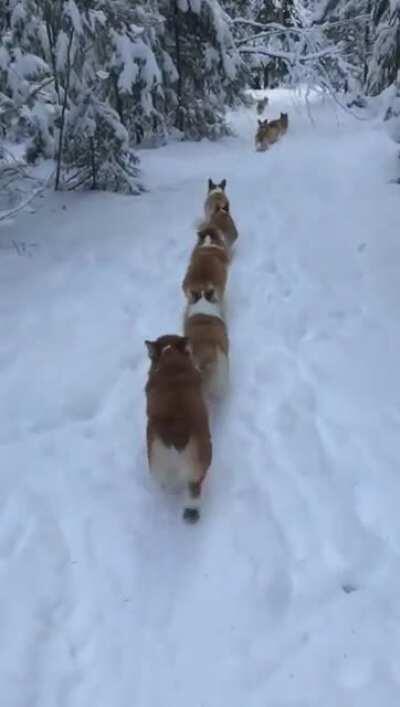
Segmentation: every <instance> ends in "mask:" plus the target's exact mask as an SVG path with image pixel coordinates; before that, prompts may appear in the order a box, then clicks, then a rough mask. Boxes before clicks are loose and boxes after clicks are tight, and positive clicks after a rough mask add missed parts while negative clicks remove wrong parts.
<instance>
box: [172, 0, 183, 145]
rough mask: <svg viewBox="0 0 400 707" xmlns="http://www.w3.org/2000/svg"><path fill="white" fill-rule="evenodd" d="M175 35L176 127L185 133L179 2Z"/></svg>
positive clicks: (176, 12) (175, 20) (176, 7)
mask: <svg viewBox="0 0 400 707" xmlns="http://www.w3.org/2000/svg"><path fill="white" fill-rule="evenodd" d="M174 34H175V59H176V70H177V72H178V85H177V97H178V108H177V111H176V127H177V128H178V130H181V131H183V128H184V115H183V104H182V61H181V33H180V22H179V8H178V3H177V0H175V2H174Z"/></svg>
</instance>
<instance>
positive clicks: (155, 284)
mask: <svg viewBox="0 0 400 707" xmlns="http://www.w3.org/2000/svg"><path fill="white" fill-rule="evenodd" d="M285 106H287V107H288V112H289V119H290V127H289V132H288V135H287V136H286V138H285V139H284V140H282V142H281V143H279V144H277V145H276V146H275V147H274V148H273V149H271V150H270V151H269V152H267V153H265V154H257V153H255V152H254V148H253V136H254V130H255V125H256V115H255V111H244V112H242V113H240V114H239V115H236V116H234V122H235V126H236V130H237V132H238V135H237V137H236V138H227V139H225V140H223V141H222V142H220V143H218V144H209V143H208V142H202V143H200V144H195V145H193V144H178V145H170V146H168V147H165V148H162V149H160V150H157V151H149V152H145V153H143V165H144V170H145V177H146V180H147V184H148V186H149V188H150V189H151V191H149V192H148V193H147V194H145V195H144V196H143V197H141V198H126V197H120V196H115V195H104V194H84V195H78V194H75V195H65V194H61V195H55V196H52V197H50V198H49V199H48V200H47V201H43V202H41V203H40V204H39V205H38V206H37V210H36V212H35V213H31V214H25V215H23V216H21V217H19V218H18V219H17V220H16V221H15V222H14V223H12V224H3V225H2V227H1V229H0V244H1V249H0V281H1V285H0V288H1V292H0V313H1V338H0V400H1V420H0V443H1V447H0V455H1V459H0V462H1V464H0V503H1V506H0V573H1V574H0V627H1V631H0V677H1V680H0V684H1V694H2V697H1V702H2V705H4V707H89V705H93V706H94V705H95V706H96V707H188V706H190V707H228V706H229V707H339V706H340V707H378V705H384V707H398V699H399V698H398V695H399V689H400V663H399V656H400V630H399V614H400V556H399V551H400V513H399V494H400V477H399V451H400V435H399V432H400V398H399V395H400V391H399V387H400V386H399V346H400V318H399V266H400V237H399V234H400V228H399V225H400V224H399V222H400V218H399V213H400V206H399V204H400V201H399V199H400V192H399V187H398V186H396V185H393V184H390V183H389V180H390V178H391V177H393V176H394V174H395V168H396V164H395V147H394V146H393V144H391V143H390V141H389V140H388V139H387V138H386V137H385V135H384V134H383V133H382V132H381V129H380V127H378V126H377V125H375V124H374V123H367V122H360V121H357V120H355V119H354V118H352V117H350V116H348V115H340V116H337V115H336V114H335V112H334V111H333V110H332V107H328V106H325V107H324V106H319V105H317V104H316V105H315V107H314V117H315V120H316V125H315V126H313V125H312V124H311V123H310V122H309V121H308V119H307V116H306V114H305V112H304V111H303V110H301V109H300V108H299V106H296V105H295V104H294V103H293V100H292V97H291V96H290V95H288V94H284V93H282V92H279V93H276V94H275V97H274V98H273V100H272V106H271V109H270V111H268V112H267V115H271V114H273V115H278V114H279V111H280V109H281V108H284V107H285ZM209 176H211V177H213V178H215V179H221V178H222V177H226V178H227V179H228V187H227V190H228V194H229V197H230V199H231V204H232V213H233V215H234V217H235V218H236V219H237V222H238V226H239V228H240V241H239V243H238V247H237V253H236V257H235V260H234V264H233V267H232V271H231V276H230V282H229V290H228V303H229V306H228V311H229V330H230V339H231V384H232V392H231V395H230V397H229V400H227V401H226V403H225V404H224V405H223V409H221V410H219V412H218V415H217V416H216V418H215V420H214V462H213V469H212V472H211V473H210V476H209V481H208V484H207V490H206V497H205V502H204V508H203V516H202V520H201V522H200V523H199V524H198V525H197V526H195V527H188V526H187V525H185V524H183V522H182V520H181V517H180V507H179V505H177V504H176V503H175V501H174V500H171V499H166V498H165V497H163V496H162V495H160V494H159V493H158V492H157V490H156V489H155V488H154V486H153V484H152V482H151V479H150V478H149V475H148V472H147V465H146V460H145V447H144V438H145V414H144V403H145V401H144V393H143V388H144V384H145V380H146V375H147V370H148V360H147V358H146V356H147V354H146V350H145V346H144V339H146V338H155V337H157V336H158V335H160V334H163V333H167V332H169V333H172V332H176V331H178V330H179V328H180V323H181V312H182V306H183V298H182V294H181V291H180V284H181V280H182V277H183V274H184V270H185V267H186V263H187V259H188V255H189V252H190V249H191V246H192V244H193V240H194V230H193V223H194V222H195V221H196V219H197V218H198V217H199V216H201V212H202V203H203V198H204V191H205V187H206V180H207V178H208V177H209ZM12 241H15V243H16V244H19V247H20V248H21V247H22V246H21V243H25V244H26V247H27V248H28V250H29V254H30V257H29V254H27V253H25V254H22V255H21V256H18V254H17V251H16V249H15V245H14V246H13V245H12Z"/></svg>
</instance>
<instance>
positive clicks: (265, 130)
mask: <svg viewBox="0 0 400 707" xmlns="http://www.w3.org/2000/svg"><path fill="white" fill-rule="evenodd" d="M288 124H289V120H288V114H287V113H281V115H280V117H279V118H277V120H259V121H258V130H257V133H256V138H255V143H256V150H257V151H259V152H260V151H264V150H267V149H268V148H269V147H270V145H273V144H274V143H275V142H277V141H278V140H279V138H280V137H281V135H284V134H285V133H286V132H287V129H288Z"/></svg>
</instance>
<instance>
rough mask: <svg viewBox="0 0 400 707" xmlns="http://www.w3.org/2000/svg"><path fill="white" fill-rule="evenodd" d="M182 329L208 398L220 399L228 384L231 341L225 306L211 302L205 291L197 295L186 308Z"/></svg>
mask: <svg viewBox="0 0 400 707" xmlns="http://www.w3.org/2000/svg"><path fill="white" fill-rule="evenodd" d="M183 326H184V334H185V336H187V337H188V339H189V341H190V347H191V350H192V354H193V359H194V361H195V364H196V365H197V367H198V369H199V371H200V375H201V378H202V381H203V390H204V394H205V396H206V397H207V398H221V397H222V396H224V395H225V394H226V393H227V391H228V385H229V358H228V356H229V340H228V332H227V328H226V324H225V321H224V312H223V306H222V303H221V302H212V301H210V300H209V299H208V298H207V296H206V293H204V292H198V293H196V296H195V297H194V299H193V301H192V302H191V303H189V304H188V305H187V307H186V311H185V315H184V325H183Z"/></svg>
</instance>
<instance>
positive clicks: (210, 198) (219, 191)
mask: <svg viewBox="0 0 400 707" xmlns="http://www.w3.org/2000/svg"><path fill="white" fill-rule="evenodd" d="M225 187H226V179H223V180H222V182H220V183H219V184H214V182H213V181H212V179H209V180H208V193H207V198H206V201H205V204H204V213H205V215H206V219H207V220H208V219H210V218H211V217H212V216H214V214H215V213H217V211H226V212H229V199H228V197H227V196H226V194H225Z"/></svg>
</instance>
